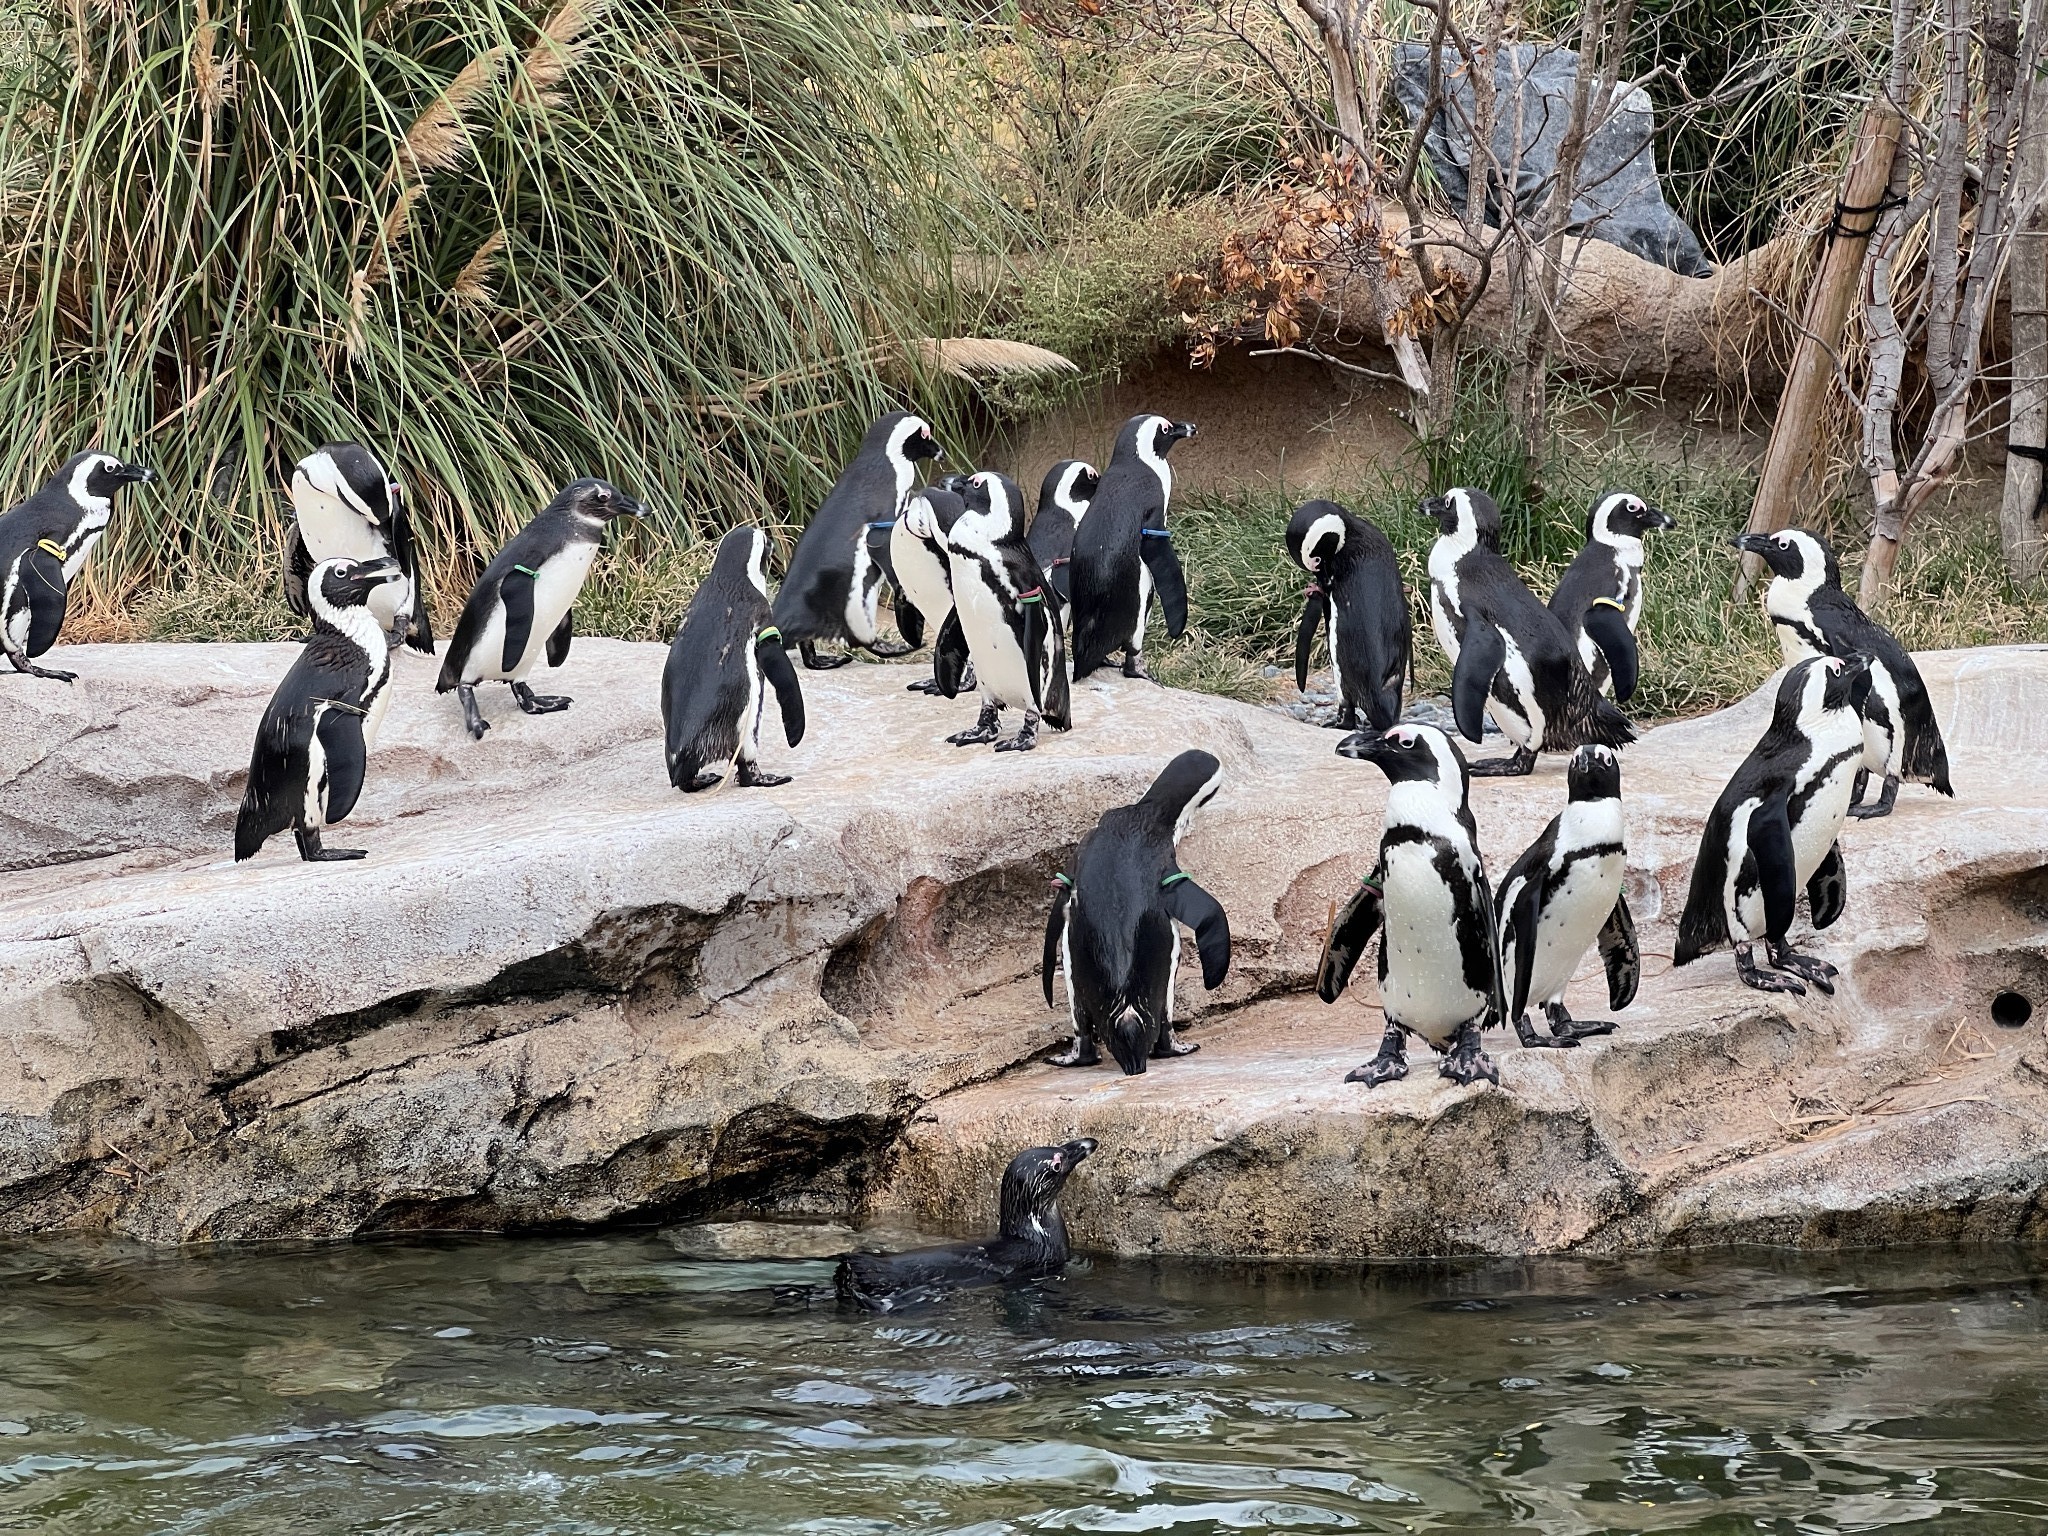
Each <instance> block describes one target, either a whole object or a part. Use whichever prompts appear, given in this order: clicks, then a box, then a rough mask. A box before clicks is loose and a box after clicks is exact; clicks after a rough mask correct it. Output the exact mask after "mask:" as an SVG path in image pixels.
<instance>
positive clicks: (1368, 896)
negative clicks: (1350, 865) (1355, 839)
mask: <svg viewBox="0 0 2048 1536" xmlns="http://www.w3.org/2000/svg"><path fill="white" fill-rule="evenodd" d="M1382 878H1384V876H1383V875H1382V874H1381V872H1380V871H1379V870H1378V869H1375V870H1374V871H1373V872H1372V874H1370V875H1368V876H1367V877H1366V878H1365V879H1364V880H1362V881H1360V882H1359V886H1358V889H1357V890H1356V891H1355V892H1353V893H1352V897H1351V899H1350V900H1349V901H1347V902H1345V903H1344V906H1343V909H1342V910H1341V911H1340V912H1338V914H1337V920H1336V921H1335V922H1334V923H1332V924H1331V925H1330V936H1329V938H1327V939H1325V940H1324V941H1323V959H1322V963H1321V964H1320V965H1319V966H1317V967H1316V996H1317V997H1320V998H1321V999H1322V1000H1323V1001H1324V1002H1326V1003H1334V1002H1335V1001H1337V998H1338V995H1339V994H1340V993H1342V992H1343V990H1344V986H1345V983H1347V982H1348V981H1350V980H1351V968H1352V967H1353V966H1355V965H1357V964H1358V957H1359V956H1360V955H1361V954H1363V953H1364V952H1365V946H1366V945H1367V944H1368V943H1370V942H1371V940H1372V936H1373V935H1374V934H1375V933H1377V932H1379V927H1380V915H1381V903H1380V887H1379V883H1378V882H1379V881H1380V880H1381V879H1382Z"/></svg>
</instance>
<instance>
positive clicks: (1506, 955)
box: [1500, 872, 1543, 1020]
mask: <svg viewBox="0 0 2048 1536" xmlns="http://www.w3.org/2000/svg"><path fill="white" fill-rule="evenodd" d="M1501 902H1502V905H1504V906H1505V907H1506V908H1507V911H1506V913H1505V914H1504V916H1503V921H1502V923H1501V934H1500V973H1501V989H1502V994H1503V995H1502V1001H1503V1002H1504V1003H1506V1005H1507V1017H1508V1018H1509V1019H1510V1020H1513V1019H1519V1018H1520V1017H1521V1016H1522V1015H1523V1014H1524V1013H1525V1012H1527V1011H1528V1007H1529V988H1530V986H1531V985H1532V984H1533V982H1534V979H1535V975H1536V929H1537V925H1538V923H1540V922H1541V921H1542V916H1543V883H1542V881H1540V880H1538V879H1536V878H1535V877H1534V876H1524V877H1522V878H1521V880H1520V883H1519V884H1518V883H1517V881H1516V877H1515V876H1514V875H1513V873H1512V872H1511V873H1510V874H1509V877H1508V884H1507V887H1506V888H1505V889H1503V890H1502V892H1501Z"/></svg>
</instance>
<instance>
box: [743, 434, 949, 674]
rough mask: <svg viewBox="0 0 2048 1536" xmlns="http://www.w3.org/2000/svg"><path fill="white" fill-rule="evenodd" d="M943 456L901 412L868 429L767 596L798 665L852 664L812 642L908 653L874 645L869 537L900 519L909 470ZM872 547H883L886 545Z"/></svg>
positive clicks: (880, 568) (876, 567) (875, 571)
mask: <svg viewBox="0 0 2048 1536" xmlns="http://www.w3.org/2000/svg"><path fill="white" fill-rule="evenodd" d="M944 458H945V454H944V452H943V451H942V450H941V449H940V447H939V445H938V444H937V443H936V442H934V441H933V440H932V429H931V427H930V426H929V425H928V424H927V423H926V422H925V421H924V420H923V419H922V418H921V417H917V416H913V415H911V414H910V413H909V412H907V411H894V412H891V413H890V414H889V415H887V416H884V417H883V418H882V419H881V420H880V421H878V422H876V423H875V424H874V425H873V426H872V427H870V428H868V435H867V436H866V437H865V438H864V439H862V441H861V445H860V452H858V453H856V454H855V455H854V456H853V462H852V463H850V464H848V465H847V466H846V468H845V470H843V471H842V472H841V474H840V476H839V479H838V480H837V481H836V482H835V483H834V485H833V487H832V489H831V490H830V491H828V492H826V494H825V499H824V500H823V501H822V502H820V503H819V504H818V511H817V514H816V516H814V517H812V519H811V521H810V524H809V526H808V527H806V528H805V529H804V532H803V537H802V538H800V539H798V540H797V545H796V553H795V554H794V555H793V556H791V557H790V562H789V570H788V571H787V572H786V573H785V574H784V576H783V578H782V587H781V589H780V590H779V591H778V592H777V593H776V594H775V627H776V628H777V629H780V630H781V631H782V635H783V638H784V639H785V640H786V641H788V642H789V643H790V644H791V645H794V646H796V647H797V648H798V649H799V650H800V651H801V652H802V653H803V658H804V665H805V666H806V667H809V668H811V669H812V670H814V671H823V670H825V669H827V668H830V667H842V666H845V665H846V663H847V662H849V661H851V660H853V655H852V653H851V652H848V653H846V654H844V655H839V656H821V655H820V654H819V653H818V642H819V641H820V640H841V641H845V642H847V643H849V644H852V645H857V646H860V647H861V648H862V649H863V650H867V651H872V652H873V653H874V654H875V655H877V656H902V655H904V654H906V652H907V651H908V650H909V649H911V647H905V646H888V645H882V644H879V643H878V634H877V629H876V624H877V622H878V621H877V618H876V610H877V607H878V606H879V604H880V602H881V593H882V580H883V578H884V577H885V576H887V574H888V569H887V566H886V565H885V563H884V561H883V560H882V559H880V558H878V547H877V543H876V542H874V541H871V539H870V535H871V534H875V533H880V532H882V531H883V529H882V528H881V527H880V526H879V525H882V524H886V523H890V522H893V521H894V520H895V519H896V518H897V516H898V515H899V514H901V512H902V510H903V504H904V503H905V502H906V501H908V500H909V499H910V490H911V487H912V486H913V485H915V484H916V483H917V474H918V470H917V466H918V465H919V464H920V463H921V462H923V461H924V460H926V459H941V460H943V459H944ZM879 548H880V549H881V550H886V549H887V548H888V541H887V540H883V541H880V545H879Z"/></svg>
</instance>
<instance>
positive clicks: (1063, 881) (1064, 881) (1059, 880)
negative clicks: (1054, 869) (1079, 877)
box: [1052, 875, 1074, 891]
mask: <svg viewBox="0 0 2048 1536" xmlns="http://www.w3.org/2000/svg"><path fill="white" fill-rule="evenodd" d="M1052 883H1053V884H1054V885H1064V886H1065V887H1066V888H1067V889H1068V890H1070V891H1071V890H1072V889H1073V888H1074V882H1073V881H1071V880H1069V879H1068V878H1067V877H1066V876H1065V875H1054V876H1053V877H1052Z"/></svg>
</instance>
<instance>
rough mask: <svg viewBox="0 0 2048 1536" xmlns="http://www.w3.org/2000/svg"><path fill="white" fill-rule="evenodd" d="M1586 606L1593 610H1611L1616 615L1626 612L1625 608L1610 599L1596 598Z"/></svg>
mask: <svg viewBox="0 0 2048 1536" xmlns="http://www.w3.org/2000/svg"><path fill="white" fill-rule="evenodd" d="M1588 606H1589V607H1593V608H1612V609H1613V610H1614V611H1615V612H1616V613H1622V614H1625V613H1627V612H1628V610H1627V609H1626V608H1624V607H1622V606H1621V604H1619V603H1617V602H1616V601H1615V600H1614V599H1613V598H1611V597H1596V598H1594V599H1593V601H1592V602H1591V603H1590V604H1589V605H1588Z"/></svg>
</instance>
